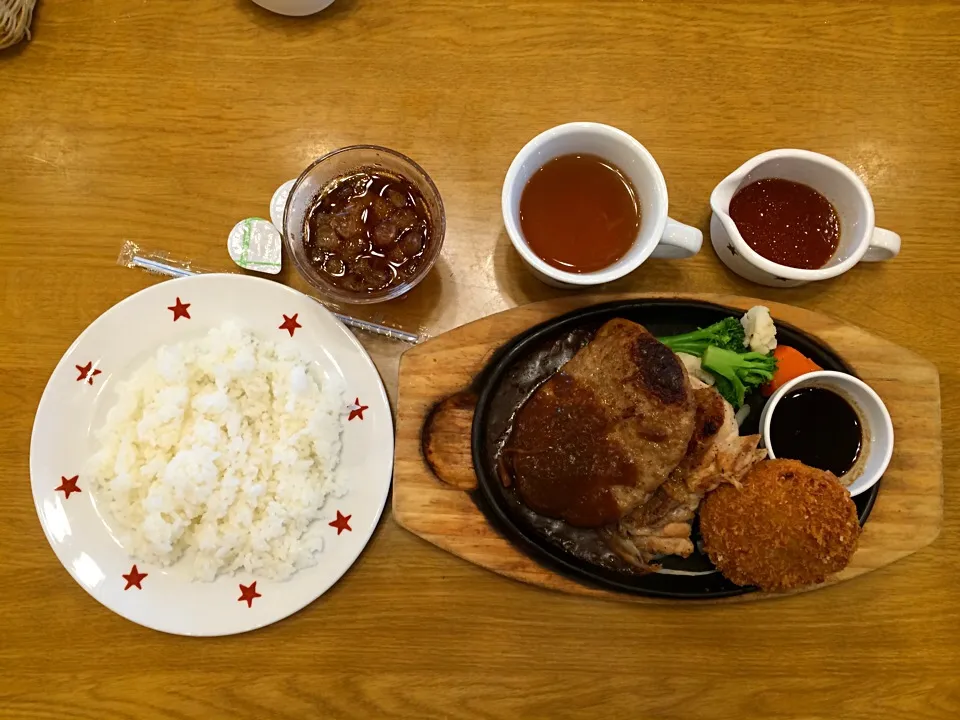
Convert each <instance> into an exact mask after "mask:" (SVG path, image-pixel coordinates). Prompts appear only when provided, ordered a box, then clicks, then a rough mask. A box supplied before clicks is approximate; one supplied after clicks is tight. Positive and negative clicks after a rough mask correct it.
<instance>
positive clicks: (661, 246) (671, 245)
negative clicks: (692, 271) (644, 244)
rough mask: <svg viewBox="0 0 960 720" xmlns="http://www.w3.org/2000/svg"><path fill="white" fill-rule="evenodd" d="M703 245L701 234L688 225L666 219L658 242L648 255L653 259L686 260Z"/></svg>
mask: <svg viewBox="0 0 960 720" xmlns="http://www.w3.org/2000/svg"><path fill="white" fill-rule="evenodd" d="M701 245H703V233H702V232H700V231H699V230H697V228H695V227H691V226H690V225H684V224H683V223H678V222H677V221H676V220H674V219H673V218H667V224H666V226H665V227H664V228H663V235H662V236H661V237H660V242H658V243H657V246H656V247H655V248H654V249H653V252H652V253H651V254H650V256H651V257H655V258H671V259H677V258H688V257H693V256H694V255H696V254H697V253H698V252H700V246H701Z"/></svg>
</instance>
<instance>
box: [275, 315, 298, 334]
mask: <svg viewBox="0 0 960 720" xmlns="http://www.w3.org/2000/svg"><path fill="white" fill-rule="evenodd" d="M299 314H300V313H294V314H293V317H287V316H286V315H284V316H283V325H281V326H280V329H281V330H286V331H287V332H288V333H290V337H293V333H294V332H296V329H297V328H301V327H303V325H301V324H300V323H298V322H297V316H298V315H299Z"/></svg>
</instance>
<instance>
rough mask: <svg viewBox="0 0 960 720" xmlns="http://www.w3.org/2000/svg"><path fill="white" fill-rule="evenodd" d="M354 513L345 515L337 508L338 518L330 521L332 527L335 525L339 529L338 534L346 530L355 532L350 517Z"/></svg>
mask: <svg viewBox="0 0 960 720" xmlns="http://www.w3.org/2000/svg"><path fill="white" fill-rule="evenodd" d="M352 517H353V515H343V514H341V512H340V511H339V510H337V519H336V520H334V521H333V522H331V523H329V525H330V527H335V528H336V529H337V535H339V534H340V533H342V532H343V531H344V530H347V531H349V532H353V528H352V527H350V518H352Z"/></svg>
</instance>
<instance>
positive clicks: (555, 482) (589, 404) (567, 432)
mask: <svg viewBox="0 0 960 720" xmlns="http://www.w3.org/2000/svg"><path fill="white" fill-rule="evenodd" d="M612 424H613V423H612V421H611V419H610V418H609V417H608V416H607V413H605V412H604V411H603V407H602V405H601V404H600V402H599V400H598V399H597V398H596V396H595V394H594V392H593V391H592V390H590V388H588V387H586V386H584V385H583V384H582V383H579V382H578V381H577V380H576V379H575V378H572V377H570V376H569V375H566V374H564V373H563V372H562V371H561V372H559V373H557V374H556V375H554V376H553V377H552V378H551V379H550V380H548V381H547V384H546V385H545V386H544V387H543V388H542V389H541V390H540V391H539V392H538V393H537V394H536V395H535V396H534V397H532V398H530V399H529V400H528V401H527V402H526V403H525V404H524V405H523V406H522V407H521V408H520V409H519V410H518V411H517V414H516V415H515V418H514V425H513V430H512V432H511V433H510V435H509V437H508V439H507V442H506V443H505V445H504V447H503V450H502V451H501V455H500V463H501V467H503V468H505V469H506V470H507V473H508V477H509V478H512V480H513V482H514V483H515V485H516V489H517V492H518V493H519V495H520V497H521V498H522V499H523V501H524V502H525V503H526V504H527V505H529V506H530V507H531V508H532V509H533V510H536V511H537V512H539V513H542V514H543V515H547V516H549V517H554V518H557V517H563V518H566V520H567V522H569V523H570V524H571V525H576V526H579V527H598V526H600V525H606V524H608V523H611V522H614V521H616V520H617V519H618V518H619V516H620V512H619V509H618V507H617V503H616V502H615V500H614V498H613V494H612V492H611V487H612V486H614V485H628V486H629V485H632V484H634V482H635V478H636V469H635V468H634V465H633V462H631V461H630V460H629V459H628V458H627V457H626V456H625V455H624V453H623V452H622V450H621V449H620V448H618V447H617V446H615V445H614V444H612V443H610V442H609V441H607V440H606V436H607V434H608V433H609V431H610V428H611V426H612ZM559 448H563V451H560V450H559ZM501 479H502V480H503V479H504V474H503V473H501Z"/></svg>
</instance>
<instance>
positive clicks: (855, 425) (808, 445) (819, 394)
mask: <svg viewBox="0 0 960 720" xmlns="http://www.w3.org/2000/svg"><path fill="white" fill-rule="evenodd" d="M862 443H863V430H862V428H861V426H860V418H859V416H858V415H857V411H856V410H854V409H853V408H852V407H851V406H850V403H848V402H847V401H846V400H845V399H844V398H842V397H841V396H840V395H838V394H837V393H835V392H833V391H831V390H827V389H825V388H819V387H806V388H800V389H798V390H794V391H793V392H790V393H787V394H786V395H784V396H783V398H781V399H780V402H779V403H778V404H777V407H776V409H775V410H774V413H773V417H772V418H771V419H770V445H771V447H772V449H773V452H774V453H775V454H776V456H777V457H778V458H787V459H790V460H799V461H800V462H802V463H805V464H807V465H810V466H812V467H815V468H820V469H821V470H829V471H830V472H832V473H833V474H834V475H836V476H837V477H840V476H841V475H843V474H844V473H845V472H847V471H848V470H850V468H852V467H853V465H854V463H856V461H857V458H858V457H859V456H860V447H861V445H862Z"/></svg>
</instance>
